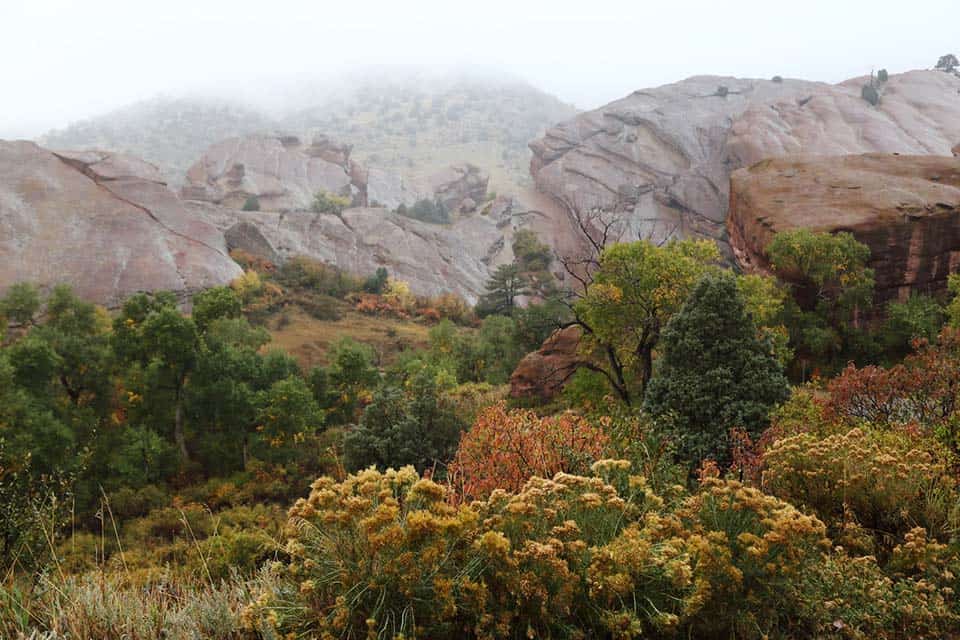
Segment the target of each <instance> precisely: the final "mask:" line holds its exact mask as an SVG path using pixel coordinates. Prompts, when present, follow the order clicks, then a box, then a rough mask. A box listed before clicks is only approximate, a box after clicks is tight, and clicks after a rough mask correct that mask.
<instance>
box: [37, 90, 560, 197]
mask: <svg viewBox="0 0 960 640" xmlns="http://www.w3.org/2000/svg"><path fill="white" fill-rule="evenodd" d="M329 82H330V84H329V85H326V86H324V85H321V86H318V87H309V88H308V87H302V88H300V89H301V91H300V95H299V96H298V97H294V98H291V102H290V104H288V105H285V106H284V107H282V108H281V109H279V110H278V109H274V110H272V111H271V115H268V114H267V113H266V112H265V111H260V110H258V109H257V108H255V107H250V106H244V105H242V104H239V103H234V102H230V101H227V100H208V99H194V98H155V99H153V100H146V101H143V102H139V103H136V104H133V105H130V106H127V107H123V108H120V109H117V110H115V111H112V112H110V113H107V114H104V115H102V116H97V117H93V118H89V119H86V120H82V121H79V122H75V123H72V124H70V125H69V126H67V127H64V128H63V129H60V130H55V131H51V132H49V133H47V134H46V135H44V136H43V137H42V138H41V140H40V142H41V144H42V145H43V146H46V147H49V148H52V149H91V148H93V149H102V150H106V151H120V152H125V153H129V154H132V155H134V156H137V157H140V158H143V159H145V160H147V161H149V162H152V163H154V164H156V165H157V166H159V167H160V168H161V170H162V171H163V173H164V176H165V177H166V178H167V179H168V181H169V182H170V184H173V185H175V186H177V185H179V184H180V183H181V182H182V180H183V176H184V174H185V173H186V171H187V169H188V168H189V167H190V166H191V165H192V164H193V163H194V162H196V160H197V159H198V158H199V157H200V155H201V154H202V153H203V151H204V150H205V149H206V148H207V147H209V146H210V145H212V144H214V143H216V142H220V141H221V140H224V139H226V138H230V137H234V136H241V135H247V134H252V133H267V134H272V133H278V132H282V133H288V134H293V135H298V136H302V137H303V138H304V139H305V140H310V139H312V137H313V136H314V135H315V134H325V135H328V136H330V137H331V138H333V139H335V140H338V141H342V142H345V143H348V144H351V145H353V146H354V156H355V157H356V158H357V159H359V160H361V161H364V162H366V163H369V164H370V165H372V166H378V167H384V168H390V169H395V170H397V171H399V172H401V173H403V174H404V175H407V176H409V177H411V178H422V177H425V176H427V175H429V174H431V173H433V172H435V171H438V170H440V169H442V168H444V167H447V166H449V165H452V164H459V163H462V162H470V163H473V164H475V165H477V166H479V167H481V168H483V169H484V170H485V171H488V172H489V173H490V175H491V179H492V187H493V188H494V189H498V190H500V191H514V190H515V188H516V186H517V185H525V184H527V183H529V173H528V171H527V166H528V164H529V159H530V152H529V150H528V149H527V143H528V142H529V141H530V140H532V139H534V138H536V137H537V136H539V135H541V134H542V133H543V131H544V130H545V129H546V128H547V127H549V126H551V125H553V124H555V123H556V122H559V121H561V120H565V119H567V118H569V117H571V116H572V115H574V113H575V110H574V109H573V108H572V107H570V106H569V105H566V104H564V103H562V102H560V101H559V100H558V99H556V98H554V97H553V96H550V95H548V94H546V93H543V92H542V91H539V90H537V89H535V88H533V87H531V86H529V85H527V84H524V83H522V82H519V81H514V80H503V79H500V80H494V79H483V80H480V79H471V78H469V77H462V78H445V79H439V78H425V79H423V78H417V77H416V76H410V77H407V76H403V77H401V78H400V79H394V81H393V82H387V83H381V82H374V81H373V80H364V79H363V78H362V77H360V78H359V79H352V80H351V81H350V82H346V81H344V80H330V81H329Z"/></svg>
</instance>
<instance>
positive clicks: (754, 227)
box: [728, 154, 960, 302]
mask: <svg viewBox="0 0 960 640" xmlns="http://www.w3.org/2000/svg"><path fill="white" fill-rule="evenodd" d="M728 227H729V230H730V240H731V244H732V245H733V249H734V253H735V254H736V258H737V261H738V262H739V264H740V265H741V266H742V267H743V268H745V269H758V270H764V269H766V268H767V266H768V261H767V257H766V253H765V249H766V247H767V246H768V245H769V243H770V242H771V241H772V239H773V237H774V235H775V234H777V233H778V232H781V231H784V230H786V229H792V228H797V227H806V228H809V229H812V230H814V231H825V232H835V231H849V232H851V233H852V234H853V235H854V236H855V237H856V238H857V240H859V241H860V242H863V243H865V244H866V245H867V246H869V247H870V250H871V259H870V266H871V267H872V268H873V269H874V270H875V274H876V283H877V290H876V296H875V300H876V301H877V302H883V301H885V300H890V299H901V300H903V299H905V298H906V297H907V296H908V295H909V293H910V291H919V292H923V293H929V292H935V291H938V290H942V289H943V288H944V287H945V286H946V279H947V275H948V274H949V273H951V272H953V271H956V269H957V268H958V266H960V158H954V157H938V156H902V155H893V154H866V155H854V156H839V157H823V156H810V155H804V156H790V157H786V158H776V159H770V160H764V161H762V162H760V163H757V164H755V165H753V166H752V167H750V168H748V169H741V170H739V171H736V172H734V174H733V176H732V177H731V192H730V217H729V220H728Z"/></svg>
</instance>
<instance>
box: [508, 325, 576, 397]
mask: <svg viewBox="0 0 960 640" xmlns="http://www.w3.org/2000/svg"><path fill="white" fill-rule="evenodd" d="M580 335H581V334H580V329H579V327H567V328H566V329H562V330H559V331H556V332H554V333H553V335H551V336H550V337H549V338H547V339H546V341H544V343H543V346H542V347H540V349H539V350H537V351H534V352H533V353H528V354H527V355H526V356H524V358H523V359H522V360H521V361H520V363H519V364H518V365H517V368H516V369H515V370H514V372H513V375H511V376H510V396H511V397H513V398H539V399H541V400H549V399H550V398H553V397H554V396H556V395H557V394H558V393H559V392H560V390H561V389H563V385H564V384H565V383H566V382H567V380H569V379H570V376H572V375H573V374H574V372H576V370H577V369H578V368H579V367H580V366H581V365H582V364H583V363H584V358H583V357H582V356H581V355H580V353H579V346H580Z"/></svg>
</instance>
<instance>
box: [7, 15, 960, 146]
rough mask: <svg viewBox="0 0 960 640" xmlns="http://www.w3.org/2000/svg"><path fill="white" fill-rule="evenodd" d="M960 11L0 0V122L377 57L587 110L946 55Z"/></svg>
mask: <svg viewBox="0 0 960 640" xmlns="http://www.w3.org/2000/svg"><path fill="white" fill-rule="evenodd" d="M958 18H960V11H958V9H957V6H956V0H914V1H912V2H909V3H908V2H901V1H886V2H884V1H877V0H873V1H865V0H842V1H841V0H806V1H805V2H780V3H776V2H770V0H764V1H746V0H741V1H735V0H732V1H729V2H717V1H711V0H675V1H673V2H658V3H651V2H644V1H643V0H633V1H628V2H610V1H607V2H603V1H592V2H588V1H585V0H579V1H567V0H550V1H549V2H546V1H542V0H510V1H505V0H485V1H482V2H456V1H455V0H408V1H406V2H398V1H396V0H352V1H349V2H347V1H343V0H340V1H337V0H333V1H331V0H311V1H295V0H270V1H269V2H265V1H263V0H162V1H161V2H143V1H141V0H83V1H80V0H0V82H2V85H0V86H2V91H0V137H4V138H12V137H31V136H35V135H38V134H40V133H42V132H44V131H45V130H47V129H49V128H51V127H60V126H64V125H66V124H68V123H69V122H72V121H75V120H78V119H81V118H84V117H89V116H92V115H97V114H100V113H103V112H105V111H108V110H110V109H113V108H116V107H119V106H122V105H124V104H127V103H130V102H133V101H136V100H141V99H145V98H149V97H152V96H155V95H158V94H164V95H180V94H195V93H199V94H203V95H207V96H224V97H237V96H240V97H242V98H243V99H245V100H246V101H249V102H252V103H254V104H257V105H261V106H265V107H269V108H272V109H282V108H283V107H284V106H286V104H285V103H286V101H287V100H288V99H293V98H295V97H297V96H299V97H301V98H302V97H303V96H304V95H322V93H323V91H324V90H325V87H326V86H327V85H328V83H329V86H333V85H334V84H336V83H337V82H342V81H343V80H344V79H346V80H347V81H349V78H350V77H352V76H353V75H354V74H357V73H361V72H364V73H366V72H367V71H368V70H369V69H370V68H376V69H377V70H378V73H381V74H385V75H386V76H387V77H389V76H390V74H391V70H397V72H398V73H400V72H402V73H408V72H409V70H410V69H427V70H429V71H430V72H431V73H437V72H450V71H458V70H467V71H469V72H471V73H477V72H480V73H483V74H499V73H504V74H510V75H511V76H514V77H518V78H521V79H523V80H526V81H528V82H530V83H532V84H533V85H535V86H537V87H538V88H540V89H543V90H545V91H547V92H550V93H553V94H555V95H556V96H558V97H559V98H561V99H563V100H565V101H567V102H570V103H573V104H575V105H576V106H578V107H580V108H591V107H595V106H599V105H601V104H603V103H605V102H607V101H610V100H612V99H615V98H618V97H621V96H623V95H626V94H627V93H629V92H631V91H633V90H635V89H638V88H642V87H647V86H655V85H659V84H664V83H667V82H672V81H675V80H679V79H682V78H684V77H687V76H691V75H699V74H719V75H737V76H744V77H770V76H773V75H781V76H786V77H804V78H808V79H812V80H824V81H834V82H835V81H839V80H843V79H845V78H848V77H852V76H857V75H863V74H867V73H869V72H870V71H871V70H874V69H879V68H881V67H883V68H887V69H889V70H890V71H891V72H898V71H904V70H908V69H914V68H929V67H931V66H932V65H933V64H934V63H935V62H936V59H937V57H938V56H940V55H942V54H944V53H947V52H950V51H956V50H960V31H958V30H957V24H958ZM958 53H960V51H958Z"/></svg>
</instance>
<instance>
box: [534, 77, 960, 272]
mask: <svg viewBox="0 0 960 640" xmlns="http://www.w3.org/2000/svg"><path fill="white" fill-rule="evenodd" d="M863 83H864V79H862V78H861V79H854V80H851V81H848V82H846V83H841V84H839V85H829V84H823V83H814V82H805V81H801V80H790V79H784V80H780V81H773V80H770V81H768V80H741V79H736V78H721V77H712V76H699V77H694V78H690V79H688V80H684V81H683V82H679V83H676V84H671V85H666V86H663V87H659V88H656V89H648V90H642V91H636V92H634V93H633V94H631V95H630V96H628V97H626V98H623V99H622V100H618V101H616V102H613V103H611V104H609V105H607V106H605V107H602V108H600V109H597V110H595V111H590V112H587V113H584V114H581V115H579V116H577V117H575V118H573V119H572V120H569V121H567V122H565V123H563V124H560V125H558V126H556V127H554V128H552V129H549V130H548V131H547V132H546V134H545V135H544V136H543V137H542V138H541V139H539V140H536V141H534V142H533V143H531V145H530V146H531V149H532V150H533V159H532V161H531V173H532V175H533V178H534V181H535V184H536V186H537V189H538V190H539V191H540V192H541V193H543V194H545V195H547V196H549V197H550V198H551V199H553V200H554V201H555V202H556V203H557V210H558V211H559V212H560V213H561V215H571V214H574V213H577V212H580V213H583V212H586V211H588V210H590V209H595V208H600V209H604V210H606V211H608V212H611V213H615V214H616V215H617V216H618V217H619V220H620V222H621V227H622V229H621V231H622V235H621V237H622V238H625V239H629V238H637V237H641V238H650V239H653V240H658V241H659V240H662V239H663V238H667V237H673V236H695V237H707V238H714V239H716V240H718V241H719V243H720V245H721V247H722V248H723V249H724V250H726V251H727V252H728V255H729V244H728V242H727V236H726V227H725V219H726V213H727V206H728V201H729V176H730V173H731V172H732V171H734V170H736V169H738V168H741V167H744V166H748V165H750V164H752V163H754V162H756V161H758V160H761V159H763V158H767V157H776V156H782V155H785V154H790V153H800V152H813V153H824V154H834V155H835V154H854V153H865V152H874V151H880V152H888V153H904V154H931V155H949V153H950V149H951V147H952V146H953V145H954V144H956V141H957V140H958V139H960V79H958V78H956V77H953V76H951V75H948V74H944V73H938V72H933V71H915V72H910V73H906V74H901V75H895V76H891V77H890V79H889V81H888V82H886V83H884V85H883V86H882V87H881V91H880V93H881V100H880V103H879V106H877V107H874V106H872V105H871V104H869V103H867V102H866V101H864V100H863V99H862V98H861V97H860V89H861V87H862V85H863Z"/></svg>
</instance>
